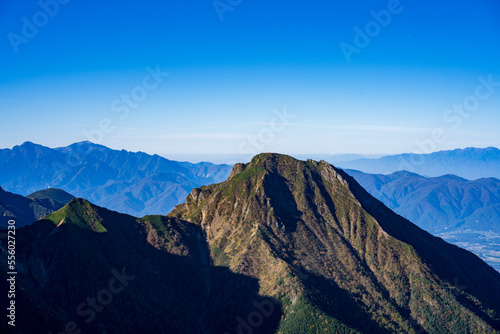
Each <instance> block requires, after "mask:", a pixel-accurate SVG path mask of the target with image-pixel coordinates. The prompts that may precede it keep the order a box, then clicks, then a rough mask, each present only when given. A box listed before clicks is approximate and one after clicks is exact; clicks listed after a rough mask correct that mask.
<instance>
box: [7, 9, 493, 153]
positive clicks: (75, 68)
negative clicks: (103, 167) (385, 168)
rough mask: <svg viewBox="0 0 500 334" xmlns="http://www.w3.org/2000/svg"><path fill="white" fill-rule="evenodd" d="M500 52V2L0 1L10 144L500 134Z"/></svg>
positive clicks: (401, 141)
mask: <svg viewBox="0 0 500 334" xmlns="http://www.w3.org/2000/svg"><path fill="white" fill-rule="evenodd" d="M231 3H232V4H233V5H231ZM44 8H45V9H44ZM359 31H361V33H359ZM346 45H348V47H347V50H350V51H349V52H350V53H349V52H348V55H347V57H346V51H345V50H346ZM353 50H356V51H353ZM499 59H500V3H499V2H498V1H495V0H477V1H460V2H456V1H453V2H452V1H441V2H440V3H439V4H436V3H435V2H432V1H429V0H413V1H409V0H406V1H404V0H401V1H393V0H391V1H350V2H347V1H342V2H340V3H338V4H337V3H333V2H332V1H316V2H313V3H306V2H302V1H301V2H298V1H273V2H272V3H269V2H266V1H262V0H252V1H249V0H242V1H236V0H232V1H216V2H212V1H203V2H200V1H192V0H182V1H181V0H174V1H150V0H143V1H141V2H134V1H109V2H107V3H103V2H97V1H85V2H82V1H76V0H71V1H62V0H61V1H60V3H59V2H56V1H55V0H51V1H43V0H42V1H41V2H37V1H26V2H23V3H20V2H17V1H10V0H8V1H2V2H0V60H1V61H0V130H1V132H0V147H1V148H9V147H12V146H14V145H18V144H21V143H23V142H24V141H28V140H29V141H33V142H36V143H40V144H43V145H46V146H50V147H57V146H66V145H68V144H71V143H73V142H78V141H83V140H91V141H94V142H97V143H99V144H103V145H106V146H109V147H112V148H116V149H127V150H132V151H139V150H140V151H144V152H148V153H157V154H160V155H164V156H167V157H168V156H169V155H174V154H240V153H241V154H243V153H245V154H249V153H254V152H255V153H257V152H260V151H275V152H280V153H288V154H308V153H310V154H321V153H325V154H326V153H328V154H329V153H357V154H392V153H402V152H424V153H427V151H436V150H444V149H454V148H463V147H468V146H476V147H486V146H496V147H500V131H499V126H498V125H499V124H500V112H499V111H500V61H499ZM167 72H168V76H167V75H166V74H165V73H167ZM488 82H489V83H488ZM478 94H479V95H478ZM461 105H465V109H464V108H463V107H462V109H461ZM460 110H461V111H460ZM283 115H285V116H283Z"/></svg>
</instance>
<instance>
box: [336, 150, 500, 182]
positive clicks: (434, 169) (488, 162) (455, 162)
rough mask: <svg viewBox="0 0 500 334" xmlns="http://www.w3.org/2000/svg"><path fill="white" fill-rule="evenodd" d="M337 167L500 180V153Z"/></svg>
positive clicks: (409, 157) (406, 157) (392, 158)
mask: <svg viewBox="0 0 500 334" xmlns="http://www.w3.org/2000/svg"><path fill="white" fill-rule="evenodd" d="M327 161H328V160H327ZM329 162H330V161H329ZM335 165H336V166H338V167H340V168H343V169H355V170H360V171H362V172H365V173H370V174H391V173H394V172H397V171H408V172H412V173H417V174H420V175H424V176H430V177H432V176H442V175H446V174H454V175H457V176H460V177H463V178H466V179H469V180H475V179H480V178H487V177H495V178H497V179H500V150H499V149H498V148H495V147H488V148H473V147H469V148H466V149H457V150H452V151H440V152H435V153H430V154H398V155H389V156H385V157H382V158H379V159H356V160H351V161H344V162H339V161H336V162H335Z"/></svg>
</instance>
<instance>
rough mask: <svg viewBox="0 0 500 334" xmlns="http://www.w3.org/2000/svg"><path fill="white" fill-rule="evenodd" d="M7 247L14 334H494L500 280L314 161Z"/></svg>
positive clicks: (74, 217)
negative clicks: (169, 207)
mask: <svg viewBox="0 0 500 334" xmlns="http://www.w3.org/2000/svg"><path fill="white" fill-rule="evenodd" d="M17 238H18V272H19V274H18V286H19V289H18V291H19V295H18V303H19V305H23V307H22V308H21V307H19V308H18V326H19V327H18V326H16V330H18V332H19V333H31V332H33V331H32V330H33V328H37V332H42V333H43V332H49V331H52V332H61V331H64V329H65V328H66V329H68V328H70V329H71V330H76V329H81V330H82V332H85V333H137V332H157V333H450V332H453V333H494V332H498V331H499V330H500V322H499V320H500V319H499V312H500V274H499V273H498V272H496V271H495V270H494V269H493V268H491V267H490V266H488V265H487V264H486V263H484V262H483V261H482V260H481V259H479V258H478V257H477V256H475V255H474V254H472V253H470V252H468V251H466V250H463V249H461V248H458V247H456V246H453V245H450V244H448V243H446V242H445V241H443V240H442V239H440V238H436V237H433V236H432V235H430V234H429V233H427V232H425V231H423V230H421V229H420V228H418V227H417V226H415V225H413V224H412V223H410V222H409V221H408V220H406V219H404V218H402V217H401V216H399V215H397V214H395V213H394V212H392V211H391V210H390V209H388V208H387V207H386V206H385V205H384V204H383V203H381V202H380V201H378V200H377V199H375V198H374V197H372V196H371V195H369V194H368V193H367V192H366V191H365V190H364V189H363V188H362V187H361V186H360V185H359V184H358V183H357V182H356V181H355V180H354V179H353V178H352V177H351V176H349V175H347V174H346V173H345V172H343V171H342V170H340V169H336V168H335V167H333V166H331V165H329V164H328V163H326V162H324V161H321V162H316V161H312V160H309V161H299V160H296V159H294V158H291V157H288V156H283V155H278V154H261V155H258V156H256V157H254V158H253V159H252V161H251V162H250V163H248V164H237V165H235V166H234V167H233V170H232V172H231V175H230V178H229V179H228V180H226V181H225V182H222V183H219V184H214V185H210V186H203V187H201V188H196V189H194V190H193V191H191V193H190V194H189V196H188V197H187V199H186V203H185V204H181V205H178V206H177V207H176V209H175V210H174V211H173V212H172V213H171V214H169V216H167V217H165V216H146V217H143V218H134V217H131V216H128V215H124V214H119V213H116V212H113V211H109V210H107V209H103V208H100V207H98V206H95V205H93V204H91V203H89V202H87V201H85V200H82V199H74V200H72V201H71V202H70V203H68V204H67V205H66V206H65V207H63V208H62V209H60V210H58V211H57V212H55V213H52V214H50V215H49V216H47V217H45V219H43V220H40V221H38V222H36V223H34V224H33V225H30V226H27V227H24V228H21V229H19V230H18V233H17ZM2 250H5V241H3V240H2ZM2 265H5V264H3V263H2ZM1 272H2V274H1V275H5V272H6V271H5V270H2V271H1ZM0 282H1V283H0V285H2V287H1V288H2V289H3V288H4V287H3V285H5V284H7V283H6V279H5V277H0ZM28 318H29V319H30V321H25V320H26V319H28ZM2 326H5V325H4V324H2ZM35 326H38V327H35Z"/></svg>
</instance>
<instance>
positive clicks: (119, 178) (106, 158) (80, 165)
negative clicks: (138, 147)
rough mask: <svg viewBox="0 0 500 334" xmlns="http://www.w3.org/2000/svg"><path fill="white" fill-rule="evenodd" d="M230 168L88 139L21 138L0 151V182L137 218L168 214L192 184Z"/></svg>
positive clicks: (223, 175) (218, 177)
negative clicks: (63, 142)
mask: <svg viewBox="0 0 500 334" xmlns="http://www.w3.org/2000/svg"><path fill="white" fill-rule="evenodd" d="M230 170H231V167H230V166H228V165H214V164H211V163H198V164H191V163H187V162H176V161H171V160H168V159H165V158H162V157H160V156H158V155H149V154H146V153H143V152H137V153H134V152H128V151H125V150H121V151H118V150H112V149H110V148H107V147H105V146H102V145H97V144H92V143H90V142H81V143H76V144H73V145H70V146H67V147H61V148H48V147H44V146H41V145H37V144H33V143H30V142H25V143H24V144H22V145H20V146H15V147H13V148H12V149H2V150H0V185H1V186H2V187H3V188H4V189H5V190H8V191H11V192H14V193H18V194H21V195H26V194H29V193H31V192H34V191H37V190H40V189H45V188H47V187H51V188H60V189H63V190H65V191H67V192H69V193H71V194H72V195H74V196H76V197H82V198H85V199H88V200H90V201H92V202H93V203H96V204H97V205H101V206H104V207H106V208H109V209H112V210H116V211H119V212H123V213H129V214H132V215H135V216H144V215H147V214H152V213H157V214H167V213H168V212H169V211H170V210H172V208H173V207H174V206H175V205H176V204H179V203H180V202H181V201H182V200H183V199H184V198H185V196H186V195H187V194H188V193H189V192H190V191H191V189H193V188H194V187H199V186H201V185H208V184H212V183H215V182H221V181H223V180H225V179H226V178H227V175H228V174H229V171H230Z"/></svg>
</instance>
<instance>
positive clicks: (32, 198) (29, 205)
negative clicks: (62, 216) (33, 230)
mask: <svg viewBox="0 0 500 334" xmlns="http://www.w3.org/2000/svg"><path fill="white" fill-rule="evenodd" d="M71 199H73V196H72V195H71V194H68V193H67V192H65V191H64V190H61V189H46V190H41V191H37V192H35V193H33V194H30V195H28V196H26V197H24V196H21V195H17V194H13V193H11V192H8V191H5V190H3V189H2V188H1V187H0V228H5V227H6V226H7V223H8V221H9V220H14V221H15V225H16V227H22V226H25V225H28V224H31V223H33V222H35V221H37V220H38V219H41V218H43V217H45V216H46V215H48V214H50V213H52V212H54V211H57V210H59V209H60V208H62V207H63V206H64V205H66V204H67V203H68V202H69V201H71Z"/></svg>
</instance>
